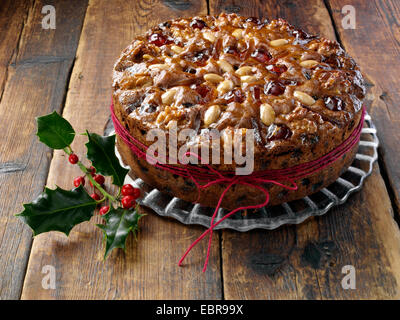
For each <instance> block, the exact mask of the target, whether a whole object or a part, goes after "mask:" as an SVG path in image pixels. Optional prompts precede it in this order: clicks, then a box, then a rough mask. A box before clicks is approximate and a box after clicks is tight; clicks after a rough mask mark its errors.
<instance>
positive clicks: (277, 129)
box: [267, 124, 292, 141]
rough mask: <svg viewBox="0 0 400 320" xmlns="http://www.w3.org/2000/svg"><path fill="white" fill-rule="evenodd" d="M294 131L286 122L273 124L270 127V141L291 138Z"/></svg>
mask: <svg viewBox="0 0 400 320" xmlns="http://www.w3.org/2000/svg"><path fill="white" fill-rule="evenodd" d="M291 135H292V131H291V130H290V129H289V128H288V127H287V126H286V125H284V124H281V125H273V126H270V127H269V128H268V137H267V139H268V141H272V140H286V139H288V138H290V137H291Z"/></svg>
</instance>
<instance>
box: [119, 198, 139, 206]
mask: <svg viewBox="0 0 400 320" xmlns="http://www.w3.org/2000/svg"><path fill="white" fill-rule="evenodd" d="M121 202H122V206H123V207H124V208H125V209H129V208H132V207H133V206H134V205H135V204H136V201H135V198H134V197H133V196H125V197H123V198H122V200H121Z"/></svg>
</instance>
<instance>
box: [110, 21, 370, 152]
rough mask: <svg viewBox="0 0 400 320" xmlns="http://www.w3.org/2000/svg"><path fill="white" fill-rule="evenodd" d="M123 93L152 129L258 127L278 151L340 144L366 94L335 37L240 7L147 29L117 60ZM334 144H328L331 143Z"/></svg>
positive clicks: (128, 110)
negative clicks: (248, 15)
mask: <svg viewBox="0 0 400 320" xmlns="http://www.w3.org/2000/svg"><path fill="white" fill-rule="evenodd" d="M113 80H114V82H113V88H114V93H113V94H114V101H118V103H119V105H120V106H122V108H123V112H124V113H125V114H126V115H127V116H128V117H129V118H130V119H131V121H135V123H136V125H137V126H139V127H140V128H141V129H142V132H144V131H146V130H149V129H151V128H161V129H165V130H166V129H168V128H169V126H170V125H171V123H172V121H176V122H177V124H178V129H183V128H192V129H195V130H196V132H197V136H195V137H193V139H198V138H199V137H200V136H204V135H207V132H208V131H209V130H208V129H211V128H216V129H218V130H220V132H221V133H222V134H224V132H225V133H226V132H230V131H231V130H232V129H238V128H243V129H244V130H245V129H255V138H256V142H257V146H258V148H261V149H263V150H264V151H268V152H271V151H273V150H274V149H276V148H278V149H280V150H284V149H288V150H289V149H290V148H292V149H293V148H294V147H298V146H303V147H306V146H308V147H311V146H312V147H313V149H314V148H315V147H316V146H318V145H321V147H322V149H325V150H324V152H327V151H329V149H332V148H333V147H334V146H336V145H338V144H339V143H340V142H341V141H343V139H345V138H346V136H347V135H348V134H349V132H350V130H351V129H352V128H353V127H355V125H356V123H355V122H356V120H357V119H359V117H356V116H357V115H359V111H360V109H361V106H362V100H363V98H364V95H365V87H364V84H363V78H362V75H361V73H360V70H359V67H358V66H357V64H356V63H355V62H354V60H353V59H352V58H351V57H349V56H348V55H347V54H346V52H345V51H344V50H343V49H342V48H341V47H340V45H339V44H338V43H337V42H335V41H330V40H327V39H325V38H321V37H317V36H313V35H309V34H308V33H306V32H304V31H303V30H301V29H297V28H295V27H293V26H292V25H290V24H289V23H287V22H286V21H284V20H282V19H278V20H272V21H270V22H268V21H260V20H258V19H257V18H245V17H241V16H238V15H236V14H221V15H219V16H217V17H213V16H201V17H200V16H199V17H194V18H185V19H176V20H171V21H167V22H165V23H162V24H160V25H158V26H157V27H155V28H152V29H151V30H149V31H148V32H147V33H146V34H145V35H143V36H138V37H136V39H135V40H134V41H133V42H132V43H131V44H130V45H129V46H128V47H127V48H126V49H125V50H124V51H123V53H122V55H121V56H120V58H119V59H118V61H117V63H116V64H115V67H114V74H113ZM322 143H324V144H322Z"/></svg>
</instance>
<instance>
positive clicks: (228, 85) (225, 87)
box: [217, 80, 234, 94]
mask: <svg viewBox="0 0 400 320" xmlns="http://www.w3.org/2000/svg"><path fill="white" fill-rule="evenodd" d="M233 87H234V84H233V82H232V81H231V80H224V81H222V82H221V83H220V84H219V85H218V87H217V91H218V92H219V93H220V94H224V93H226V92H228V91H230V90H232V89H233Z"/></svg>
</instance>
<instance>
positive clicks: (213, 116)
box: [204, 105, 221, 127]
mask: <svg viewBox="0 0 400 320" xmlns="http://www.w3.org/2000/svg"><path fill="white" fill-rule="evenodd" d="M220 113H221V108H220V107H219V106H217V105H213V106H210V107H209V108H208V109H207V111H206V112H205V114H204V124H205V126H207V127H208V126H209V125H210V124H212V123H214V122H215V120H217V118H218V117H219V115H220Z"/></svg>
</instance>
